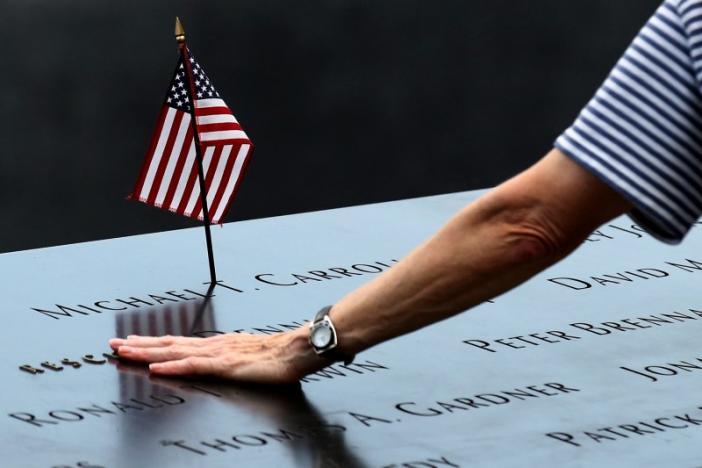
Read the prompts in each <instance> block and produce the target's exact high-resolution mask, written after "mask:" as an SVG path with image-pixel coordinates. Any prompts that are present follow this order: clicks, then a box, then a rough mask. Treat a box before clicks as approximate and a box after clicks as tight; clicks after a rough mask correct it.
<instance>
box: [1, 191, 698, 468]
mask: <svg viewBox="0 0 702 468" xmlns="http://www.w3.org/2000/svg"><path fill="white" fill-rule="evenodd" d="M480 193H481V192H479V191H475V192H464V193H456V194H449V195H442V196H435V197H427V198H419V199H413V200H403V201H397V202H390V203H381V204H375V205H367V206H359V207H352V208H344V209H338V210H330V211H324V212H315V213H306V214H300V215H293V216H284V217H278V218H270V219H261V220H255V221H246V222H237V223H231V224H227V225H225V226H224V227H223V228H222V229H214V232H213V234H214V242H215V246H216V250H217V252H218V270H219V274H220V276H221V280H220V282H219V284H218V285H217V286H216V287H215V288H214V289H212V290H211V291H210V297H209V298H208V288H209V286H210V285H209V284H208V283H207V282H206V281H205V279H206V278H207V277H208V272H207V264H206V262H205V261H204V260H203V256H202V252H201V250H202V245H201V244H202V239H201V235H202V233H201V231H200V230H199V229H186V230H181V231H172V232H164V233H160V234H152V235H143V236H134V237H127V238H121V239H113V240H107V241H99V242H90V243H84V244H75V245H67V246H62V247H56V248H48V249H39V250H33V251H25V252H16V253H9V254H4V255H0V271H1V272H2V278H3V280H4V282H3V284H4V288H3V292H2V295H1V296H0V297H2V306H3V307H2V308H3V312H4V319H5V323H4V326H3V327H2V331H1V332H0V333H1V334H2V340H3V343H4V347H5V352H4V353H2V356H1V357H0V363H1V366H2V367H1V369H2V372H3V382H4V385H3V395H2V396H3V398H2V403H1V404H2V407H3V413H4V415H3V417H2V418H1V421H2V422H1V423H0V433H1V434H2V453H3V460H2V466H8V467H15V466H16V467H32V466H36V467H48V466H61V467H65V466H70V467H78V466H103V467H134V466H172V467H175V466H196V465H197V466H221V467H224V466H227V467H228V466H235V465H236V466H280V467H283V466H304V467H306V466H319V467H327V466H343V467H366V466H368V467H402V466H404V467H432V466H434V467H456V466H491V467H493V466H494V467H501V466H515V467H516V466H519V467H523V466H598V467H599V466H605V465H612V464H616V465H617V466H637V467H640V466H681V467H682V466H686V467H687V466H699V465H700V464H702V454H700V451H699V444H700V441H702V397H700V396H699V392H698V389H699V388H700V385H701V384H702V347H700V345H699V336H701V334H702V298H701V297H700V295H699V290H700V288H699V285H700V282H701V281H702V235H701V234H700V229H699V228H697V227H696V228H694V229H693V230H692V232H691V233H690V235H689V236H688V238H687V239H686V241H685V242H684V243H683V245H682V246H679V247H670V246H666V245H663V244H661V243H659V242H657V241H655V240H653V239H652V238H651V237H650V236H648V235H647V234H646V233H645V231H643V230H642V229H641V228H640V227H638V226H636V225H634V224H632V222H631V221H630V220H629V219H628V218H626V217H622V218H618V219H616V220H614V221H612V222H611V223H609V224H607V225H605V226H602V227H601V228H599V229H598V230H597V231H595V232H594V233H593V234H592V235H591V236H590V237H589V238H588V239H587V240H586V241H585V242H584V244H583V245H582V246H581V247H580V248H579V249H578V250H577V251H576V252H575V253H574V254H573V255H572V256H570V257H569V258H567V259H566V260H564V261H563V262H561V263H559V264H558V265H556V266H554V267H552V268H550V269H548V270H547V271H545V272H543V273H542V274H540V275H538V276H537V277H535V278H533V279H532V280H530V281H529V282H527V283H525V284H524V285H522V286H520V287H518V288H517V289H515V290H513V291H511V292H510V293H508V294H505V295H503V296H500V297H497V298H495V299H494V300H492V301H490V302H486V303H484V304H482V305H480V306H479V307H476V308H475V309H473V310H472V311H470V312H469V313H465V314H461V315H459V316H457V317H455V318H452V319H450V320H447V321H444V322H442V323H439V324H437V325H434V326H432V327H429V328H427V329H425V330H422V331H420V332H417V333H414V334H412V335H409V336H405V337H403V338H401V339H397V340H394V341H391V342H389V343H386V344H383V345H381V346H378V347H376V348H373V349H371V350H369V351H367V352H364V353H362V354H360V355H359V356H358V357H357V359H356V361H355V362H354V363H352V364H349V365H343V364H335V365H333V366H330V367H329V368H327V369H324V370H322V371H319V372H316V373H314V374H312V375H310V376H307V377H305V378H304V379H303V381H302V382H301V385H300V386H299V387H292V388H290V387H285V388H258V387H251V386H242V385H235V384H228V383H223V382H216V381H202V380H177V379H157V378H150V377H149V375H148V372H147V371H146V369H145V368H144V367H143V366H139V365H134V364H130V363H127V362H122V361H120V360H119V359H116V356H114V355H112V354H111V352H110V351H109V349H108V348H107V346H106V343H107V340H108V339H109V338H110V337H112V336H125V335H127V334H132V333H136V334H166V333H169V334H185V335H192V336H201V337H204V336H211V335H212V334H217V333H226V332H252V333H265V334H269V333H276V332H278V331H283V330H287V329H291V328H295V327H297V326H299V325H301V324H304V323H305V322H306V320H308V319H309V318H310V317H311V316H312V315H313V313H314V312H315V311H316V310H317V309H318V308H319V307H320V306H323V305H326V304H331V303H333V302H334V301H336V300H338V299H339V298H340V297H342V296H343V295H344V294H345V293H347V292H348V291H350V290H352V289H354V288H355V287H357V286H359V285H360V284H362V283H364V282H365V281H368V280H370V279H372V278H373V277H374V276H376V275H378V274H380V273H382V272H383V271H385V270H387V269H388V268H391V267H392V265H393V264H394V263H395V262H396V261H397V260H398V259H401V258H402V257H403V256H404V255H405V254H406V253H407V252H408V251H409V250H410V249H411V248H412V247H413V246H414V245H416V244H417V243H419V242H420V241H422V240H423V239H424V238H426V237H427V236H428V235H430V234H431V233H432V232H433V231H434V230H435V229H437V228H438V227H439V226H440V225H441V224H442V223H443V222H444V221H445V220H447V219H448V218H449V217H450V216H451V215H452V214H453V213H454V212H455V211H457V210H458V209H459V208H461V207H462V206H464V205H465V204H466V203H468V202H469V201H470V200H472V199H474V198H476V197H477V196H478V195H479V194H480Z"/></svg>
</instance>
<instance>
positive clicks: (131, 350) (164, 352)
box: [117, 345, 198, 362]
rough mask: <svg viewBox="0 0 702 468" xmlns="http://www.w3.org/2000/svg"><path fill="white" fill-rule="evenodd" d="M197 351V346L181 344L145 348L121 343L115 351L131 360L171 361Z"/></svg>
mask: <svg viewBox="0 0 702 468" xmlns="http://www.w3.org/2000/svg"><path fill="white" fill-rule="evenodd" d="M197 352H198V349H197V348H193V347H189V346H181V345H172V346H163V347H155V346H153V347H146V348H142V347H137V346H128V345H122V346H120V347H119V348H117V353H118V354H119V355H120V356H122V357H125V358H127V359H131V360H132V361H144V362H162V361H173V360H177V359H183V358H186V357H188V356H192V355H195V354H197Z"/></svg>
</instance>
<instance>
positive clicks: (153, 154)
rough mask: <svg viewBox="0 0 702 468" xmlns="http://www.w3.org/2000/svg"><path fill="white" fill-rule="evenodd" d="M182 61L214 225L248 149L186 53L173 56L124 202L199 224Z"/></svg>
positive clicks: (241, 170) (202, 72) (223, 212)
mask: <svg viewBox="0 0 702 468" xmlns="http://www.w3.org/2000/svg"><path fill="white" fill-rule="evenodd" d="M184 55H185V56H186V57H187V60H189V61H190V64H191V67H190V68H191V69H192V80H193V88H194V90H193V92H194V96H193V102H194V107H195V116H196V118H197V121H196V123H197V132H198V133H199V137H200V138H199V139H200V145H201V148H200V150H201V154H202V165H203V175H204V178H205V187H206V195H207V196H206V202H207V206H208V207H209V210H208V211H209V216H210V222H211V223H212V224H219V223H221V221H222V218H224V216H225V215H226V213H227V211H228V210H229V205H230V204H231V202H232V200H233V199H234V195H235V194H236V192H237V189H238V187H239V183H240V181H241V179H242V177H243V174H244V171H245V170H246V166H247V164H248V162H249V158H250V156H251V151H252V149H253V145H252V143H251V140H249V137H248V136H247V135H246V133H244V130H243V129H242V128H241V125H239V122H238V121H237V120H236V118H235V117H234V115H233V114H232V111H231V109H229V106H227V104H226V103H225V102H224V100H223V99H222V98H221V96H220V95H219V92H218V91H217V90H216V89H215V87H214V84H213V83H212V81H211V80H210V79H209V77H208V76H207V74H205V70H204V69H203V68H202V66H201V65H200V64H199V63H198V62H197V61H196V60H195V58H194V57H193V56H192V55H191V54H190V53H189V50H188V51H187V53H185V52H184V53H181V54H180V56H179V59H178V63H177V64H176V69H175V73H174V75H173V79H172V80H171V84H170V86H169V88H168V92H167V93H166V99H165V102H164V103H163V107H162V108H161V113H160V114H159V117H158V121H157V123H156V129H155V130H154V133H153V135H152V137H151V144H150V146H149V150H148V152H147V154H146V160H145V161H144V165H143V166H142V168H141V173H140V174H139V179H138V180H137V183H136V185H135V186H134V191H133V192H132V194H131V196H130V198H132V199H135V200H139V201H141V202H144V203H146V204H148V205H153V206H155V207H157V208H163V209H166V210H169V211H172V212H174V213H178V214H181V215H184V216H187V217H189V218H194V219H199V220H201V221H202V220H204V213H203V206H202V197H201V193H200V184H199V181H198V163H197V157H196V147H195V145H196V142H195V138H194V136H193V125H192V122H191V119H192V115H193V109H191V106H190V103H189V99H188V86H189V81H188V76H187V74H186V73H187V68H188V67H186V66H185V64H184Z"/></svg>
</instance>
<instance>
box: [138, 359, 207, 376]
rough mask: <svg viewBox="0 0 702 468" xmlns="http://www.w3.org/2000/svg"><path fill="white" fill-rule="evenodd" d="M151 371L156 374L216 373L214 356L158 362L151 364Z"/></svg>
mask: <svg viewBox="0 0 702 468" xmlns="http://www.w3.org/2000/svg"><path fill="white" fill-rule="evenodd" d="M149 371H151V373H152V374H156V375H216V374H217V372H216V370H215V366H214V362H213V360H212V358H207V357H192V356H191V357H188V358H185V359H179V360H175V361H167V362H158V363H153V364H150V365H149Z"/></svg>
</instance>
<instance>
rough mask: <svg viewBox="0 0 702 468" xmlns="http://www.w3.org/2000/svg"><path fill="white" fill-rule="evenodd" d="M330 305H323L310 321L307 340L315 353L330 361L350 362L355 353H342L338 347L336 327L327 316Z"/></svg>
mask: <svg viewBox="0 0 702 468" xmlns="http://www.w3.org/2000/svg"><path fill="white" fill-rule="evenodd" d="M331 308H332V306H326V307H323V308H322V309H321V310H320V311H319V312H317V315H315V316H314V320H312V323H310V337H309V341H310V344H311V345H312V349H314V352H315V353H317V355H319V356H321V357H323V358H325V359H329V360H331V361H332V362H336V361H343V362H344V364H347V365H348V364H351V363H352V362H353V359H354V358H355V357H356V355H355V354H351V355H348V354H344V353H343V352H342V351H341V350H340V349H339V348H338V345H339V342H338V340H337V337H336V328H334V324H333V323H332V321H331V318H330V317H329V311H331Z"/></svg>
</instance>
